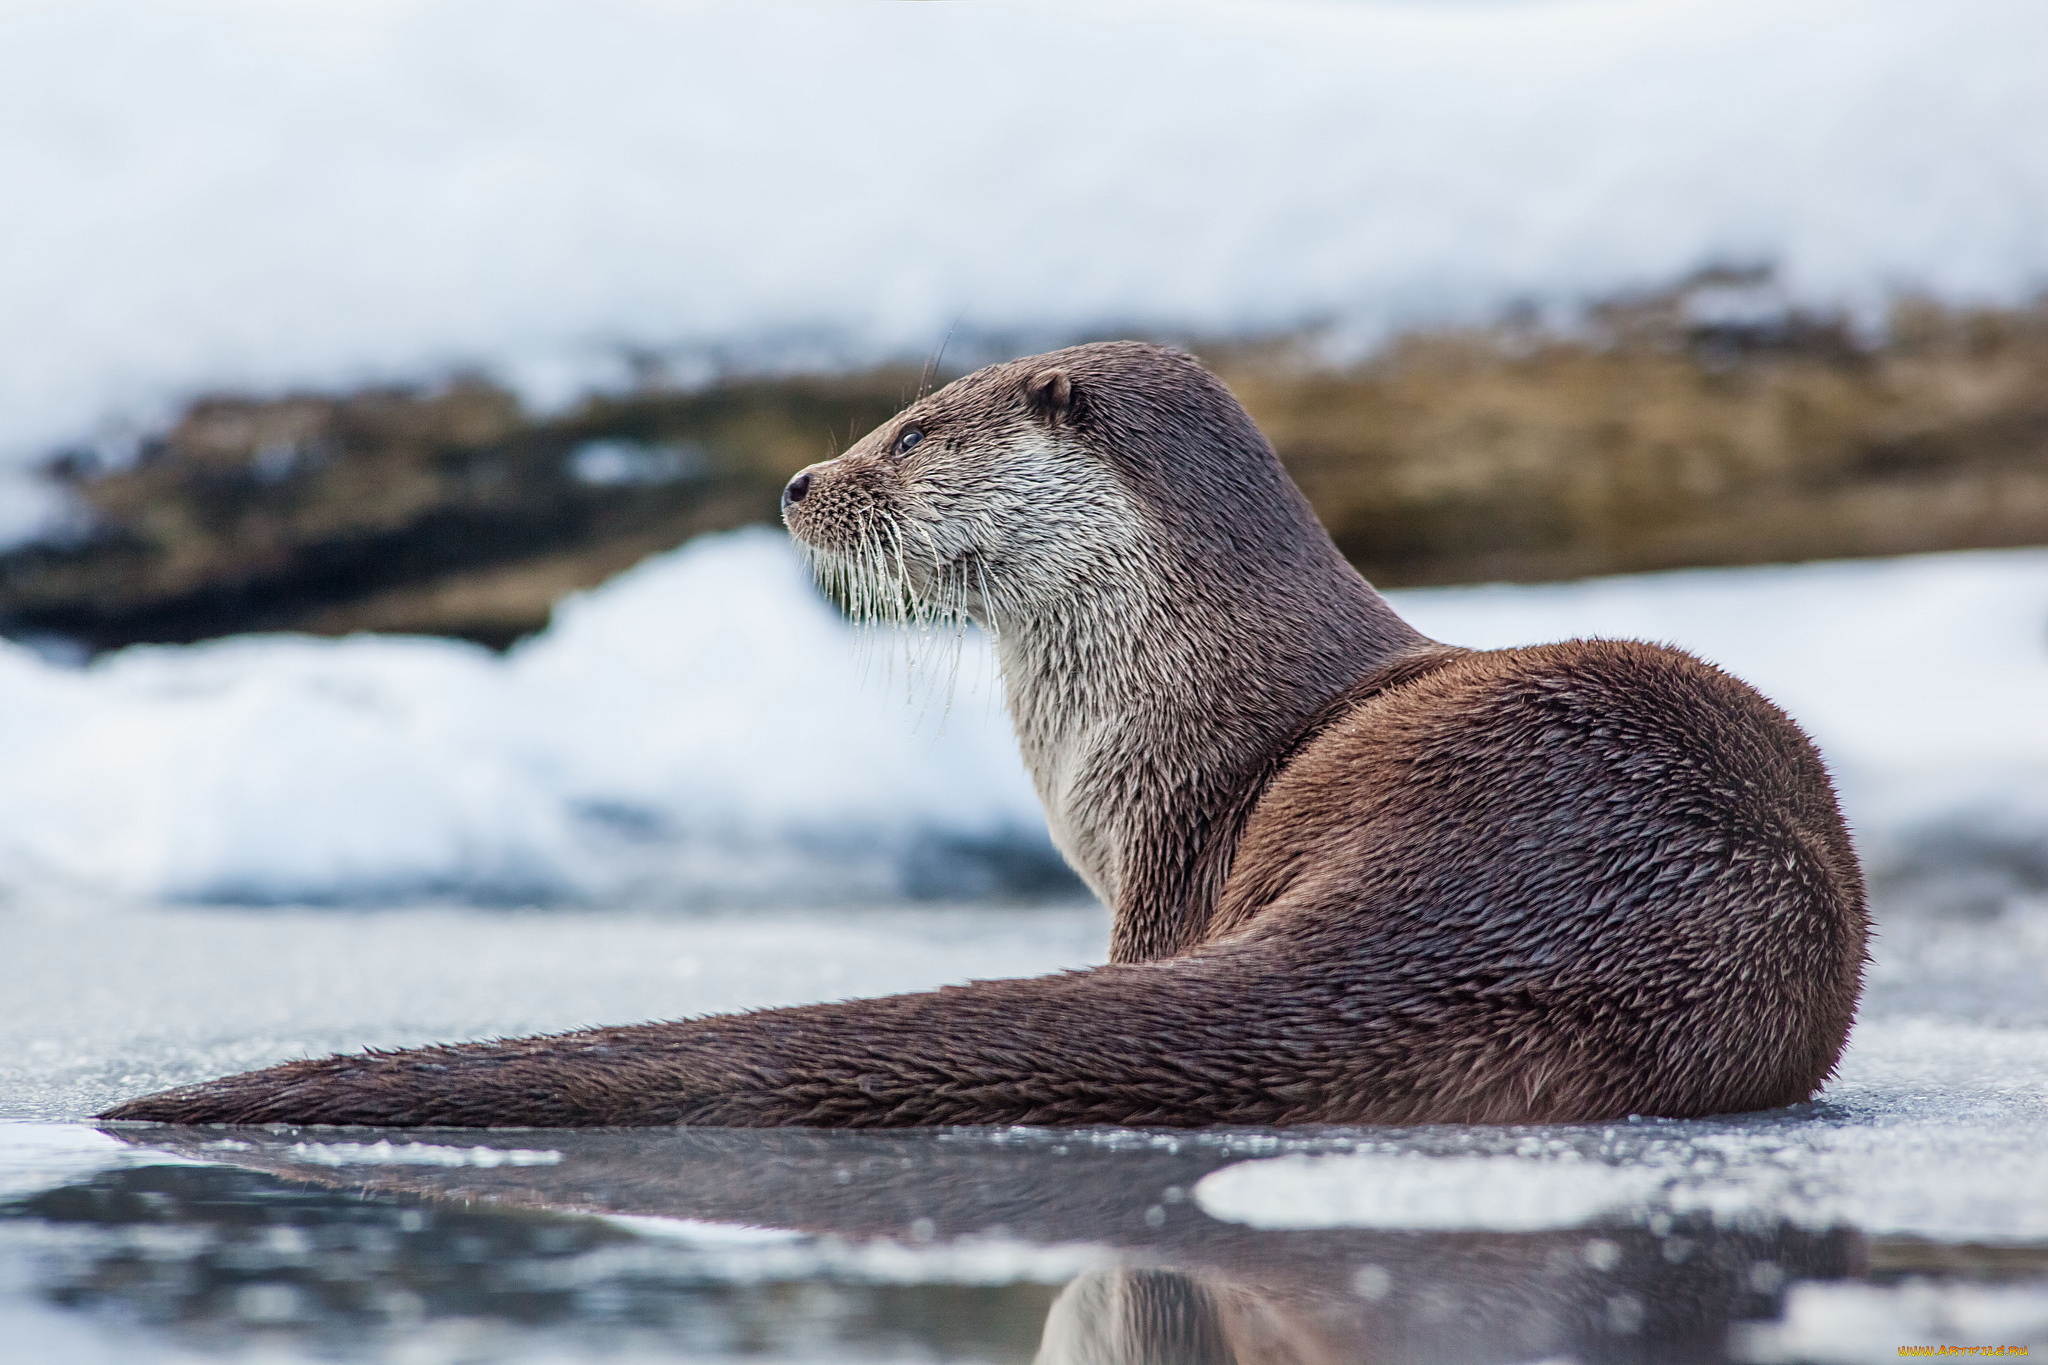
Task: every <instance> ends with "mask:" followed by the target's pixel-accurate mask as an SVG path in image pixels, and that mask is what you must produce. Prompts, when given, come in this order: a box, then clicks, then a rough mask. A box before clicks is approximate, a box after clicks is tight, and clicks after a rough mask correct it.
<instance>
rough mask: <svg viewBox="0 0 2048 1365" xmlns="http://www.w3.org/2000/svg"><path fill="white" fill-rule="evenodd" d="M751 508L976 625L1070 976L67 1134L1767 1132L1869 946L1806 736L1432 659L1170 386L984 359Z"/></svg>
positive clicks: (272, 1075) (1690, 696)
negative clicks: (1757, 1115)
mask: <svg viewBox="0 0 2048 1365" xmlns="http://www.w3.org/2000/svg"><path fill="white" fill-rule="evenodd" d="M784 512H785V516H786V519H787V521H788V523H789V526H790V529H791V531H792V532H793V534H794V535H795V537H796V538H797V540H798V542H799V544H800V545H802V546H803V547H805V549H806V550H807V551H808V552H809V553H810V554H811V555H812V556H813V558H814V560H815V562H816V563H817V565H818V567H819V569H820V571H821V574H822V575H823V576H824V577H825V578H826V579H827V580H830V581H836V583H837V585H838V586H839V588H840V590H841V591H842V592H844V593H845V594H846V595H847V597H848V600H849V601H850V602H851V603H852V604H853V605H854V606H855V607H856V608H864V609H866V610H868V611H869V612H871V613H874V614H878V615H883V616H888V615H895V614H901V613H903V612H911V613H929V614H934V615H939V616H962V617H966V618H970V619H972V620H974V621H977V622H979V623H980V624H981V625H982V626H983V627H984V628H985V629H987V630H988V631H989V632H990V633H991V635H992V636H993V638H994V641H995V646H996V650H997V654H998V658H999V660H1000V664H1001V668H1002V675H1003V680H1004V686H1005V693H1006V700H1007V704H1008V706H1009V709H1010V714H1011V717H1012V719H1013V721H1014V722H1015V726H1016V732H1017V738H1018V742H1019V744H1020V746H1021V748H1022V750H1023V755H1024V760H1025V763H1026V765H1027V766H1028V767H1029V769H1030V771H1031V774H1032V777H1033V780H1034V781H1035V783H1036V785H1037V789H1038V793H1039V796H1040V797H1041V799H1042V800H1043V802H1044V805H1045V810H1046V816H1047V820H1048V823H1049V825H1050V828H1051V830H1052V834H1053V838H1054V840H1055V841H1056V842H1057V843H1058V845H1059V847H1060V849H1061V850H1062V852H1063V853H1064V854H1065V855H1066V857H1067V858H1068V860H1069V861H1070V862H1071V863H1072V864H1073V866H1074V867H1075V868H1076V870H1077V871H1078V872H1079V873H1080V874H1081V876H1082V877H1083V878H1084V879H1085V880H1086V881H1087V883H1088V884H1089V886H1090V887H1092V888H1093V889H1094V891H1095V892H1096V894H1097V895H1098V896H1100V897H1101V898H1102V900H1103V901H1104V902H1105V903H1106V904H1107V905H1108V906H1109V907H1110V908H1111V909H1112V911H1113V914H1114V927H1113V930H1112V937H1111V954H1110V956H1111V960H1110V962H1109V963H1108V964H1106V965H1104V966H1101V967H1097V968H1094V969H1092V970H1087V971H1074V972H1066V973H1062V974H1060V975H1056V976H1051V977H1043V978H1036V979H1029V980H1008V981H980V982H974V983H971V984H969V985H965V986H957V987H947V988H944V989H941V990H937V991H929V992H922V993H918V994H912V995H900V996H892V997H888V998H885V999H875V1000H856V1001H848V1002H839V1003H831V1004H820V1005H806V1006H801V1007H796V1008H788V1009H772V1010H760V1011H755V1012H752V1013H746V1014H738V1015H722V1016H713V1017H708V1018H700V1019H693V1020H687V1021H680V1022H670V1023H653V1024H641V1025H634V1026H629V1027H619V1028H599V1029H589V1030H584V1031H581V1032H576V1033H566V1034H560V1035H554V1036H547V1037H537V1038H525V1039H517V1040H510V1041H495V1042H480V1043H465V1044H457V1045H452V1046H444V1047H427V1048H419V1049H413V1050H409V1051H403V1052H369V1053H364V1054H361V1055H355V1056H336V1057H328V1058H323V1059H314V1060H307V1061H298V1062H290V1063H286V1064H285V1065H282V1066H277V1067H272V1068H270V1069H268V1070H265V1071H257V1072H251V1073H248V1074H246V1075H241V1076H232V1077H228V1078H226V1079H223V1080H218V1081H212V1082H207V1083H204V1084H199V1085H193V1086H187V1087H184V1088H182V1089H178V1090H172V1091H168V1092H165V1093H163V1094H159V1095H153V1096H149V1097H146V1098H142V1099H137V1100H132V1101H129V1102H128V1103H126V1104H122V1105H120V1106H117V1107H116V1108H114V1109H112V1110H110V1111H109V1112H108V1113H107V1114H106V1115H105V1116H104V1117H107V1118H115V1119H156V1120H164V1121H170V1122H185V1123H192V1122H228V1123H270V1122H296V1123H351V1124H381V1125H423V1124H433V1125H453V1126H479V1127H481V1126H507V1125H541V1126H583V1125H591V1126H596V1125H651V1124H707V1125H726V1126H735V1127H747V1126H780V1125H822V1126H848V1127H857V1126H876V1127H886V1126H906V1125H928V1124H1047V1125H1090V1124H1133V1125H1162V1126H1195V1125H1209V1124H1301V1123H1346V1124H1355V1123H1372V1124H1379V1123H1386V1124H1406V1123H1447V1122H1460V1123H1531V1122H1566V1121H1575V1122H1584V1121H1596V1120H1605V1119H1615V1118H1619V1117H1622V1116H1624V1115H1629V1114H1646V1115H1666V1116H1674V1117H1682V1116H1691V1115H1703V1114H1714V1113H1723V1112H1730V1111H1739V1110H1753V1109H1764V1108H1771V1107H1775V1106H1779V1105H1785V1104H1790V1103H1794V1102H1797V1101H1800V1100H1804V1099H1807V1098H1808V1097H1810V1096H1811V1095H1813V1094H1814V1092H1815V1091H1816V1090H1817V1089H1818V1088H1819V1087H1820V1085H1821V1084H1822V1083H1823V1082H1824V1081H1825V1080H1826V1078H1827V1077H1828V1076H1829V1074H1830V1073H1831V1071H1832V1070H1833V1068H1834V1065H1835V1063H1836V1060H1837V1058H1838V1057H1839V1055H1840V1053H1841V1049H1842V1046H1843V1042H1844V1040H1845V1038H1846V1036H1847V1034H1848V1030H1849V1027H1850V1024H1851V1022H1852V1020H1853V1018H1854V1015H1855V1007H1856V999H1857V995H1858V992H1859V990H1860V987H1861V979H1862V966H1863V961H1864V950H1865V939H1866V934H1867V920H1866V916H1865V909H1864V896H1863V884H1862V878H1861V874H1860V872H1859V870H1858V867H1857V863H1856V858H1855V854H1854V852H1853V851H1852V849H1851V847H1850V843H1849V839H1848V836H1847V833H1846V831H1845V829H1844V826H1843V823H1842V819H1841V815H1840V813H1839V810H1838V808H1837V805H1836V801H1835V796H1834V792H1833V789H1832V787H1831V786H1830V783H1829V780H1828V776H1827V773H1826V770H1825V769H1824V768H1823V766H1822V764H1821V760H1820V757H1819V755H1818V754H1817V753H1816V752H1815V751H1814V748H1813V746H1812V745H1811V744H1810V743H1809V742H1808V741H1807V739H1806V737H1805V736H1804V735H1803V734H1802V733H1801V732H1800V730H1799V728H1798V727H1797V726H1796V725H1795V724H1794V723H1793V722H1792V721H1791V720H1790V719H1788V718H1787V717H1786V716H1785V715H1784V714H1783V713H1782V712H1780V711H1779V710H1778V709H1777V708H1775V707H1774V706H1772V705H1771V704H1770V703H1769V702H1768V701H1766V700H1764V699H1763V698H1762V697H1761V696H1759V695H1758V694H1757V693H1756V692H1755V691H1754V690H1752V689H1751V688H1749V687H1748V686H1746V685H1745V684H1743V683H1742V682H1740V681H1738V680H1737V679H1735V678H1733V677H1731V676H1729V675H1728V674H1726V673H1724V672H1722V671H1720V670H1719V669H1716V668H1714V667H1712V666H1711V665H1709V664H1706V663H1703V662H1701V661H1700V660H1698V659H1695V658H1694V657H1692V656H1691V655H1689V654H1686V653H1684V652H1683V651H1680V650H1677V649H1672V648H1668V647H1664V646H1661V645H1654V644H1642V643H1634V642H1626V641H1606V640H1575V641H1570V642H1567V643H1563V644H1552V645H1544V646H1539V647H1535V648H1525V649H1505V650H1491V651H1472V650H1465V649H1459V648H1456V647H1453V646H1448V645H1443V644H1438V643H1436V642H1434V641H1431V640H1429V639H1426V638H1425V637H1423V636H1422V635H1421V634H1419V633H1418V632H1417V631H1415V630H1414V629H1412V628H1411V627H1410V626H1408V625H1407V624H1406V623H1405V622H1404V621H1402V620H1401V619H1400V617H1398V616H1397V615H1396V614H1395V613H1394V611H1393V610H1392V608H1390V607H1389V606H1388V605H1387V603H1386V602H1385V601H1384V600H1383V599H1382V598H1381V597H1380V596H1379V594H1378V593H1377V592H1375V591H1374V590H1373V588H1372V587H1371V586H1370V585H1369V584H1367V583H1366V582H1365V580H1364V579H1363V578H1361V577H1360V576H1359V575H1358V574H1357V572H1356V571H1354V570H1353V569H1352V568H1351V566H1350V565H1349V564H1348V563H1347V562H1346V561H1345V560H1344V559H1343V557H1342V556H1341V555H1340V554H1339V553H1338V551H1337V549H1336V547H1335V546H1334V545H1333V544H1332V543H1331V542H1330V539H1329V537H1328V536H1327V535H1326V534H1325V533H1324V531H1323V529H1322V527H1321V526H1320V525H1319V524H1318V523H1317V521H1316V519H1315V516H1314V514H1313V512H1311V510H1310V509H1309V506H1308V503H1307V501H1306V499H1304V498H1303V497H1302V496H1301V494H1300V492H1299V491H1298V490H1297V489H1296V488H1295V487H1294V485H1293V483H1292V482H1291V481H1290V480H1289V479H1288V477H1287V475H1286V473H1285V472H1284V471H1283V469H1282V468H1281V466H1280V463H1279V461H1278V459H1277V458H1276V457H1275V456H1274V453H1273V451H1272V448H1271V447H1270V446H1269V445H1268V444H1267V443H1266V441H1265V439H1264V438H1263V437H1262V436H1261V435H1260V434H1259V432H1258V430H1257V428H1256V427H1255V426H1254V425H1253V424H1252V422H1251V419H1250V418H1249V417H1248V416H1247V415H1246V413H1245V412H1244V410H1243V409H1242V408H1241V407H1240V406H1239V405H1238V404H1237V402H1236V401H1235V400H1234V399H1233V398H1232V397H1231V395H1230V394H1229V392H1228V391H1227V390H1226V389H1225V388H1224V387H1223V385H1222V384H1221V383H1219V382H1218V381H1217V380H1216V379H1215V378H1214V377H1213V376H1211V375H1210V374H1208V373H1207V372H1206V371H1205V370H1203V369H1202V368H1201V366H1200V365H1198V364H1197V363H1196V362H1195V361H1194V359H1193V358H1191V357H1189V356H1187V355H1185V354H1182V353H1180V352H1177V351H1172V350H1165V349H1161V348H1158V347H1153V346H1148V345H1141V344H1137V343H1129V342H1122V343H1108V344H1100V345H1090V346H1079V347H1073V348H1070V349H1067V350H1063V351H1055V352H1052V353H1050V354H1047V355H1042V356H1036V357H1032V358H1030V359H1027V360H1020V361H1015V362H1011V363H1008V364H1002V365H995V366H991V367H990V368H988V369H984V370H981V371H979V372H977V373H975V374H972V375H969V376H967V377H966V378H964V379H961V380H959V381H957V382H955V383H953V384H950V385H948V386H947V387H945V388H943V389H941V390H939V391H938V392H937V393H934V394H931V395H930V396H928V397H925V398H922V399H920V400H918V401H917V402H915V403H913V404H912V405H911V406H910V407H909V408H908V409H906V410H905V411H904V412H903V413H902V414H901V415H900V416H898V417H897V418H896V419H895V420H893V421H891V422H890V423H888V424H887V425H885V426H883V427H881V428H880V429H878V430H877V431H876V432H874V433H873V434H871V435H870V436H868V437H867V438H865V439H864V440H862V441H861V442H859V443H858V444H856V445H855V446H853V447H852V448H850V449H849V450H847V451H846V452H845V453H844V454H843V455H840V456H839V457H838V458H836V459H833V460H830V461H827V462H825V463H822V464H819V465H815V466H813V467H811V468H810V469H808V470H805V471H803V472H802V473H800V474H799V475H798V476H797V477H796V478H795V479H794V480H793V481H792V482H791V484H790V486H789V489H788V490H787V491H786V492H785V494H784ZM878 795H880V794H879V793H878Z"/></svg>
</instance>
